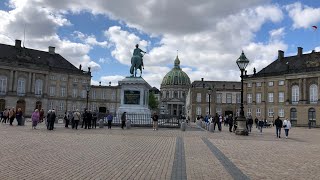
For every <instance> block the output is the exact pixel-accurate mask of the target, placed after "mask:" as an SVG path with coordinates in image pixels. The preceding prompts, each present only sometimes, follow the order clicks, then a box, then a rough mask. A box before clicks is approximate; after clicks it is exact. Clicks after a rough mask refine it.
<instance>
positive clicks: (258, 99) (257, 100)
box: [256, 93, 261, 103]
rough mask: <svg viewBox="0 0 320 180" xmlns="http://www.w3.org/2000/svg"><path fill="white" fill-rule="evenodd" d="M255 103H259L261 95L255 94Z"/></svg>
mask: <svg viewBox="0 0 320 180" xmlns="http://www.w3.org/2000/svg"><path fill="white" fill-rule="evenodd" d="M256 103H261V93H257V94H256Z"/></svg>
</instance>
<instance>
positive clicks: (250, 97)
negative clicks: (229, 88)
mask: <svg viewBox="0 0 320 180" xmlns="http://www.w3.org/2000/svg"><path fill="white" fill-rule="evenodd" d="M247 101H248V102H247V103H248V104H250V103H252V94H250V93H249V94H247Z"/></svg>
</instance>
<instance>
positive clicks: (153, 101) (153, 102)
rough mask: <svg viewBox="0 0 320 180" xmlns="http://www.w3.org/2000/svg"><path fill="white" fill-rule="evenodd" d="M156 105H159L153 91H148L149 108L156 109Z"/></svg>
mask: <svg viewBox="0 0 320 180" xmlns="http://www.w3.org/2000/svg"><path fill="white" fill-rule="evenodd" d="M158 105H159V102H158V99H157V98H156V97H155V95H154V93H153V92H150V93H149V107H150V109H151V110H156V109H158Z"/></svg>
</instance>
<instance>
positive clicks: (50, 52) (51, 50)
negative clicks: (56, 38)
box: [49, 46, 55, 54]
mask: <svg viewBox="0 0 320 180" xmlns="http://www.w3.org/2000/svg"><path fill="white" fill-rule="evenodd" d="M54 50H55V47H53V46H49V54H55V52H54Z"/></svg>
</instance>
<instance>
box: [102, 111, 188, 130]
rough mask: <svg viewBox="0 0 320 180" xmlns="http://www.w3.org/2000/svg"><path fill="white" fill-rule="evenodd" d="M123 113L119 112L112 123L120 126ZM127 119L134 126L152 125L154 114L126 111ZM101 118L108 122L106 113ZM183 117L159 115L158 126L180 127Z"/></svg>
mask: <svg viewBox="0 0 320 180" xmlns="http://www.w3.org/2000/svg"><path fill="white" fill-rule="evenodd" d="M121 115H122V114H121V113H117V114H116V115H114V116H113V120H112V125H113V126H120V125H121ZM126 116H127V120H128V121H130V122H131V126H132V127H152V125H153V120H152V118H151V117H152V115H150V114H135V113H126ZM99 118H100V119H104V122H105V124H107V118H106V114H105V115H101V114H100V115H99ZM181 121H182V120H181V119H180V118H178V117H176V116H169V115H159V119H158V126H159V127H165V128H179V127H180V124H181Z"/></svg>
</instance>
